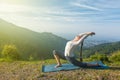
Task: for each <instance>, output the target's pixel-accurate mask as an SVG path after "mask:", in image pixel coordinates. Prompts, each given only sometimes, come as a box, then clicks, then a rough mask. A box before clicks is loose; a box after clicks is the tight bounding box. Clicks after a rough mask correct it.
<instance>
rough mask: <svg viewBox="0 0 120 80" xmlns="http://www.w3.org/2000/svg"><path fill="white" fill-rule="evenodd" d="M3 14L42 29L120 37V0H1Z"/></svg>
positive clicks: (13, 20)
mask: <svg viewBox="0 0 120 80" xmlns="http://www.w3.org/2000/svg"><path fill="white" fill-rule="evenodd" d="M0 18H2V19H4V20H7V21H9V22H12V23H14V24H16V25H19V26H21V27H25V28H28V29H31V30H34V31H38V32H52V33H66V34H78V33H81V32H86V31H94V32H96V33H97V34H98V35H101V36H112V37H120V0H0ZM119 39H120V38H119Z"/></svg>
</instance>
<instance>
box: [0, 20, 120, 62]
mask: <svg viewBox="0 0 120 80" xmlns="http://www.w3.org/2000/svg"><path fill="white" fill-rule="evenodd" d="M67 41H68V40H67V39H65V38H62V37H60V36H57V35H55V34H53V33H49V32H42V33H38V32H34V31H31V30H29V29H25V28H22V27H19V26H17V25H14V24H12V23H9V22H7V21H4V20H2V19H0V53H1V52H2V50H3V47H4V45H15V46H16V48H17V49H18V50H19V53H20V54H21V56H22V59H24V60H28V59H29V57H30V56H32V57H33V58H34V59H35V60H39V59H48V58H53V55H52V51H53V50H54V49H55V50H59V51H64V48H65V45H66V42H67ZM84 43H85V44H84V47H85V49H84V50H83V52H84V53H85V54H84V55H85V56H87V57H89V56H90V55H91V54H95V53H96V52H100V53H105V54H109V53H112V52H114V51H116V50H120V46H119V45H120V42H119V41H118V42H111V43H110V42H109V41H96V40H85V42H84Z"/></svg>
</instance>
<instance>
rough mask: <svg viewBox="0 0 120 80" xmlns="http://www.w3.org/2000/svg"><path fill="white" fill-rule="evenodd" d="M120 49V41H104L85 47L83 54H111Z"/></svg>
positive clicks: (87, 55)
mask: <svg viewBox="0 0 120 80" xmlns="http://www.w3.org/2000/svg"><path fill="white" fill-rule="evenodd" d="M119 50H120V41H117V42H110V43H103V44H99V45H96V46H93V47H89V48H84V50H83V53H84V54H83V55H84V56H86V57H89V56H90V55H93V54H95V53H100V54H107V55H111V54H112V53H113V52H116V51H119Z"/></svg>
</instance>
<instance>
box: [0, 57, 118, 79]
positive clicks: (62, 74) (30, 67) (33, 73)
mask: <svg viewBox="0 0 120 80" xmlns="http://www.w3.org/2000/svg"><path fill="white" fill-rule="evenodd" d="M55 63H56V62H55V60H53V59H48V60H44V61H12V62H0V80H120V63H119V62H116V63H109V64H108V65H109V66H113V67H112V68H110V69H106V70H95V69H78V70H71V71H59V72H50V73H43V72H41V67H42V65H43V64H44V65H47V64H55ZM62 63H66V61H63V60H62Z"/></svg>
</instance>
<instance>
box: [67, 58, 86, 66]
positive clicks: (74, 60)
mask: <svg viewBox="0 0 120 80" xmlns="http://www.w3.org/2000/svg"><path fill="white" fill-rule="evenodd" d="M66 59H67V60H68V61H69V62H70V63H72V64H73V65H75V66H79V67H87V63H83V62H80V61H78V60H76V59H75V58H74V57H68V56H66Z"/></svg>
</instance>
